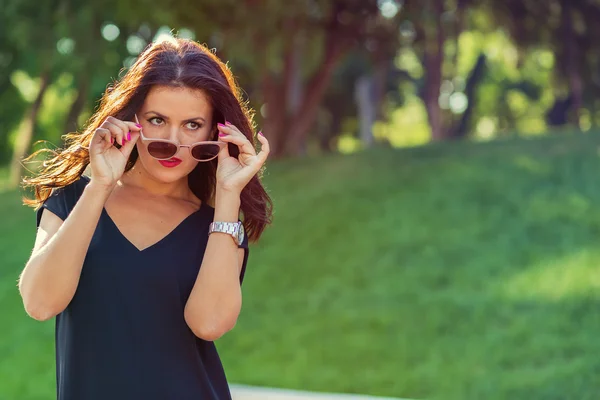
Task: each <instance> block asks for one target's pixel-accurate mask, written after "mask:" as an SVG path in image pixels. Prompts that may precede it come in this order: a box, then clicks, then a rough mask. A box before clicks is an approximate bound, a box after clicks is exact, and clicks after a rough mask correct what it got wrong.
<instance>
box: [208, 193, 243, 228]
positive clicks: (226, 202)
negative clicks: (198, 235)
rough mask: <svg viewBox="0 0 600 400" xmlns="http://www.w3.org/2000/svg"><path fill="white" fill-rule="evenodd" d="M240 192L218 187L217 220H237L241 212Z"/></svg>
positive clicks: (216, 199)
mask: <svg viewBox="0 0 600 400" xmlns="http://www.w3.org/2000/svg"><path fill="white" fill-rule="evenodd" d="M240 205H241V199H240V195H239V193H236V192H231V191H228V190H222V189H219V188H217V190H216V193H215V218H214V220H215V221H220V222H237V221H238V219H239V214H240Z"/></svg>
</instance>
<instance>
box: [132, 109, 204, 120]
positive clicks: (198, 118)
mask: <svg viewBox="0 0 600 400" xmlns="http://www.w3.org/2000/svg"><path fill="white" fill-rule="evenodd" d="M148 114H154V115H156V116H158V117H160V118H162V119H164V120H165V121H169V119H170V118H169V117H167V116H166V115H163V114H161V113H159V112H157V111H147V112H145V113H144V115H148ZM198 120H200V121H202V122H204V123H206V120H205V119H204V118H203V117H195V118H188V119H185V120H183V122H194V121H198Z"/></svg>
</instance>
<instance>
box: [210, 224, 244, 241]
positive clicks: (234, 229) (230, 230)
mask: <svg viewBox="0 0 600 400" xmlns="http://www.w3.org/2000/svg"><path fill="white" fill-rule="evenodd" d="M239 229H240V223H239V222H220V221H215V222H211V223H210V226H209V228H208V234H209V235H210V234H211V233H213V232H222V233H227V234H229V235H231V236H232V237H233V239H234V240H235V242H236V244H238V245H239V241H238V232H239Z"/></svg>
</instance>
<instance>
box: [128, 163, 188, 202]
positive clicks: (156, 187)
mask: <svg viewBox="0 0 600 400" xmlns="http://www.w3.org/2000/svg"><path fill="white" fill-rule="evenodd" d="M119 184H120V185H121V186H130V187H133V188H136V189H138V190H141V191H144V192H146V193H148V194H149V195H151V196H167V197H172V198H178V199H184V200H191V198H193V197H195V196H194V195H193V193H192V191H191V190H190V188H189V185H188V181H187V177H184V178H182V179H180V180H178V181H175V182H170V183H164V182H159V181H157V180H156V179H154V178H153V177H152V176H151V175H150V174H148V173H147V171H146V170H145V169H144V167H143V166H142V165H141V164H140V163H139V162H137V163H135V165H134V166H133V168H131V169H130V170H129V171H127V172H126V173H124V174H123V176H122V177H121V179H120V182H119Z"/></svg>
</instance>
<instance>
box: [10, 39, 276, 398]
mask: <svg viewBox="0 0 600 400" xmlns="http://www.w3.org/2000/svg"><path fill="white" fill-rule="evenodd" d="M240 97H241V96H240V94H239V91H238V88H237V86H236V84H235V82H234V79H233V77H232V75H231V73H230V72H229V70H228V68H227V67H226V66H225V65H224V64H223V63H222V62H221V61H220V60H219V59H218V58H217V57H216V56H215V55H214V54H212V53H211V52H210V51H209V50H208V49H206V48H205V47H203V46H200V45H199V44H197V43H195V42H192V41H187V40H181V39H173V40H170V41H166V42H161V43H156V44H152V45H151V46H149V48H148V49H146V51H145V52H144V53H143V54H141V55H140V57H139V58H138V60H137V61H136V63H135V64H134V65H133V66H132V67H131V69H130V70H129V71H128V72H127V74H126V75H124V76H123V78H122V79H121V81H120V82H118V83H117V84H116V85H114V87H112V88H109V89H108V90H107V92H106V93H105V95H104V97H103V99H102V101H101V104H100V107H99V109H98V111H97V113H96V114H95V115H94V116H93V117H92V119H91V120H90V123H89V126H88V127H87V129H86V130H85V131H84V132H83V133H82V134H72V135H68V136H67V139H68V140H69V145H68V146H67V147H66V149H65V150H63V151H61V152H59V153H55V154H54V157H53V158H51V159H50V160H48V161H47V162H46V163H45V164H44V165H45V168H44V170H43V171H42V172H41V174H40V175H39V176H37V177H34V178H30V179H27V180H26V181H25V183H26V186H31V187H33V188H34V189H35V199H33V200H29V201H28V204H30V205H33V206H41V207H40V208H39V209H38V211H37V224H38V227H39V229H38V233H37V237H36V241H35V245H34V249H33V252H32V255H31V258H30V259H29V261H28V262H27V265H26V266H25V268H24V270H23V272H22V274H21V277H20V280H19V290H20V293H21V296H22V298H23V302H24V305H25V309H26V311H27V313H28V314H29V315H30V316H31V317H33V318H35V319H37V320H47V319H50V318H52V317H54V316H56V370H57V389H58V399H60V400H71V399H73V400H94V399H98V400H107V399H111V400H116V399H127V400H130V399H173V400H175V399H177V400H184V399H196V400H199V399H202V400H204V399H230V398H231V395H230V393H229V389H228V385H227V381H226V377H225V374H224V372H223V368H222V365H221V362H220V360H219V356H218V354H217V351H216V348H215V345H214V343H213V341H214V340H216V339H217V338H219V337H220V336H222V335H223V334H224V333H225V332H227V331H229V330H230V329H232V328H233V326H234V325H235V323H236V320H237V317H238V314H239V312H240V308H241V301H242V298H241V289H240V285H241V283H242V280H243V277H244V272H245V268H246V263H247V260H248V241H249V240H252V241H256V240H257V239H258V238H259V237H260V235H261V233H262V232H263V230H264V228H265V227H266V225H267V224H268V223H270V217H271V209H272V204H271V200H270V198H269V196H268V195H267V193H266V192H265V190H264V188H263V187H262V185H261V183H260V181H259V178H258V173H259V172H260V170H261V167H262V166H263V164H264V162H265V160H266V158H267V155H268V152H269V144H268V142H267V140H266V139H265V138H264V137H263V136H262V134H259V135H257V138H258V140H259V141H260V143H261V151H260V152H258V153H257V152H256V151H255V149H254V146H253V136H254V135H253V129H252V126H251V122H250V121H251V116H250V112H249V110H248V109H247V108H246V106H245V104H244V103H243V102H241V101H240ZM88 167H89V169H90V170H91V177H87V176H85V175H83V172H84V170H86V168H88ZM52 189H54V190H52ZM240 211H241V212H242V214H243V218H244V221H243V224H242V223H241V221H240V219H239V217H240V215H239V214H240ZM213 222H214V223H213ZM244 228H245V229H244Z"/></svg>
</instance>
